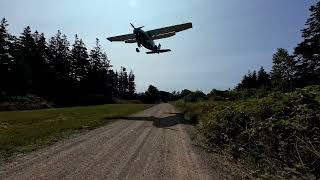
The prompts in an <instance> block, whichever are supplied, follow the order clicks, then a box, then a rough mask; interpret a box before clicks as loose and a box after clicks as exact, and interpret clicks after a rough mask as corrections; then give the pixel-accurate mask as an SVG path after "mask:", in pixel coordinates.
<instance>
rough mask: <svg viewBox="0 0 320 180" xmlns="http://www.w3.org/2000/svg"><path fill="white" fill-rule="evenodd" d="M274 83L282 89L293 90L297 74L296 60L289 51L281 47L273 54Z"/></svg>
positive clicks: (272, 77)
mask: <svg viewBox="0 0 320 180" xmlns="http://www.w3.org/2000/svg"><path fill="white" fill-rule="evenodd" d="M272 60H273V66H272V71H271V79H272V84H273V86H274V87H275V88H278V89H280V90H282V91H287V90H292V88H293V81H294V76H295V67H296V66H295V61H294V59H293V57H292V56H290V55H289V53H288V51H287V50H285V49H283V48H279V49H278V50H277V52H276V53H275V54H274V55H273V58H272Z"/></svg>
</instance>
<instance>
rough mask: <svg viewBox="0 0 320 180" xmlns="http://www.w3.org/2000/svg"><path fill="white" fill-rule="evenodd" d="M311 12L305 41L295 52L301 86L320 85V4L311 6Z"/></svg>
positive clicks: (305, 32) (303, 31) (305, 30)
mask: <svg viewBox="0 0 320 180" xmlns="http://www.w3.org/2000/svg"><path fill="white" fill-rule="evenodd" d="M310 12H311V16H310V18H309V19H308V20H307V23H306V28H305V29H303V30H302V37H303V38H304V40H303V42H301V43H300V44H299V45H298V46H297V47H296V48H295V52H294V54H295V55H296V57H297V61H298V66H297V75H298V77H299V85H300V86H305V85H308V84H320V2H318V3H317V4H316V5H314V6H311V8H310Z"/></svg>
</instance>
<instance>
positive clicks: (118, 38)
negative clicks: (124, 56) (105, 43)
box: [107, 34, 137, 43]
mask: <svg viewBox="0 0 320 180" xmlns="http://www.w3.org/2000/svg"><path fill="white" fill-rule="evenodd" d="M107 39H108V40H109V41H111V42H113V41H124V42H125V43H136V42H137V41H136V38H135V37H134V34H126V35H121V36H114V37H108V38H107Z"/></svg>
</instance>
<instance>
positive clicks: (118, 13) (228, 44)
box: [0, 0, 317, 92]
mask: <svg viewBox="0 0 320 180" xmlns="http://www.w3.org/2000/svg"><path fill="white" fill-rule="evenodd" d="M316 2H317V0H228V1H226V0H188V1H186V0H174V1H173V0H161V1H159V0H158V1H154V0H112V1H111V0H46V1H44V0H28V1H24V0H1V1H0V17H5V18H6V19H7V20H8V23H9V24H10V26H9V31H10V32H11V33H12V34H14V35H19V34H20V33H21V32H22V30H23V28H24V27H26V26H28V25H29V26H31V28H32V30H33V31H35V30H38V31H39V32H43V33H45V36H46V37H47V38H48V39H49V38H50V37H51V36H53V35H54V34H56V33H57V30H60V31H61V32H62V33H64V34H66V35H67V36H68V38H69V41H70V42H71V43H72V42H73V40H74V35H75V34H78V36H79V37H80V38H82V39H83V40H84V41H85V43H86V45H87V48H88V49H91V48H93V47H94V45H95V39H96V38H99V39H100V42H101V44H102V47H103V49H104V50H105V51H106V52H107V55H108V58H109V59H110V60H111V64H112V65H113V66H114V67H113V68H114V69H120V67H121V66H124V67H126V68H127V69H128V70H133V72H134V73H135V75H136V85H137V91H138V92H142V91H145V90H146V89H147V88H148V86H149V85H150V84H152V85H154V86H156V87H158V89H160V90H165V91H170V92H171V91H173V90H182V89H190V90H202V91H204V92H209V91H210V90H211V89H213V88H215V89H228V88H233V87H235V86H236V84H237V83H238V82H240V80H241V78H242V76H243V75H244V74H245V73H247V72H248V71H249V70H255V69H259V68H260V67H261V66H263V67H265V69H266V70H267V71H270V69H271V67H272V54H273V53H274V52H275V51H276V49H277V48H286V49H288V50H289V52H292V51H293V48H294V47H295V46H296V45H297V43H299V42H300V41H301V40H302V38H301V31H300V30H301V29H302V28H304V24H305V22H306V20H307V19H308V17H309V15H310V13H309V11H308V9H309V7H310V6H311V5H312V4H315V3H316ZM130 22H131V23H133V24H134V25H135V26H136V27H137V26H145V28H144V30H151V29H155V28H160V27H164V26H171V25H175V24H181V23H186V22H192V23H193V28H192V29H190V30H187V31H183V32H180V33H178V34H177V35H176V36H174V37H171V38H167V39H161V40H156V42H155V43H156V44H159V43H161V47H162V48H165V49H167V48H169V49H172V52H169V53H163V54H153V55H147V54H145V53H144V52H146V51H147V50H146V49H142V52H140V53H136V51H135V48H136V46H137V45H136V44H124V43H119V42H117V43H114V42H113V43H111V42H109V41H107V40H106V38H107V37H110V36H115V35H121V34H128V33H132V30H133V29H132V27H131V26H130V24H129V23H130Z"/></svg>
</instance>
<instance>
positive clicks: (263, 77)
mask: <svg viewBox="0 0 320 180" xmlns="http://www.w3.org/2000/svg"><path fill="white" fill-rule="evenodd" d="M270 83H271V82H270V75H269V74H268V73H267V72H266V71H265V70H264V68H263V67H262V66H261V68H260V69H259V71H258V75H257V85H258V87H268V86H270Z"/></svg>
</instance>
